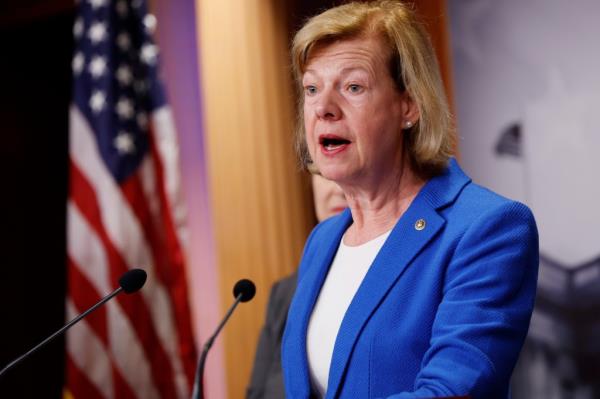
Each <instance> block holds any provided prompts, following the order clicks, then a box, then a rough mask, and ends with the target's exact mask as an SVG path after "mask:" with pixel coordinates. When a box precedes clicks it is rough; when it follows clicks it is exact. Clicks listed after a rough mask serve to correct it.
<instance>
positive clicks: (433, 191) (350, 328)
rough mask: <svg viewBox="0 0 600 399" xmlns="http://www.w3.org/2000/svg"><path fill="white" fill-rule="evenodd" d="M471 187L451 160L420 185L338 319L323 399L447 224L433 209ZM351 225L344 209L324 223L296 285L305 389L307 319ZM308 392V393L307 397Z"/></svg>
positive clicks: (336, 388) (329, 395) (336, 385)
mask: <svg viewBox="0 0 600 399" xmlns="http://www.w3.org/2000/svg"><path fill="white" fill-rule="evenodd" d="M469 182H470V179H469V177H467V176H466V175H465V174H464V173H463V171H462V170H461V169H460V167H459V166H458V164H457V162H456V161H455V160H454V159H451V160H450V163H449V165H448V168H447V169H446V170H445V172H444V173H442V174H441V175H439V176H436V177H434V178H432V179H430V180H429V181H428V182H427V183H426V184H425V186H423V188H422V189H421V191H420V192H419V194H417V196H416V197H415V199H414V200H413V202H412V204H411V205H410V207H409V208H408V209H407V211H406V212H405V213H404V214H403V215H402V217H401V218H400V220H399V221H398V222H397V223H396V225H395V226H394V228H393V229H392V232H391V233H390V236H389V237H388V239H387V240H386V242H385V243H384V245H383V247H382V248H381V250H380V251H379V253H378V254H377V256H376V258H375V260H374V261H373V264H372V265H371V267H370V268H369V271H368V272H367V275H366V276H365V278H364V280H363V281H362V283H361V285H360V287H359V288H358V291H357V292H356V294H355V296H354V298H353V300H352V302H351V303H350V306H349V307H348V310H347V311H346V315H345V316H344V319H343V320H342V324H341V326H340V331H339V332H338V337H337V339H336V342H335V346H334V350H333V356H332V359H331V366H330V369H329V383H328V389H327V396H326V397H327V398H334V397H336V396H337V394H338V391H339V390H340V387H341V382H342V381H343V376H344V374H345V372H346V368H347V365H348V360H349V358H350V354H351V353H352V350H353V347H354V344H355V342H356V340H357V339H358V337H359V335H360V332H361V331H362V329H363V327H364V325H365V323H366V322H367V320H368V319H369V318H370V317H371V315H372V314H373V312H374V311H375V310H376V309H377V307H378V305H379V304H380V303H381V301H382V300H383V298H384V297H385V295H386V294H387V292H388V291H389V290H390V289H391V287H392V286H393V285H394V283H395V282H396V281H397V280H398V279H399V278H400V276H401V275H402V273H403V272H404V270H405V269H406V268H407V267H408V266H409V265H410V263H411V262H412V260H413V259H414V257H415V256H416V255H417V254H418V253H419V252H420V251H421V249H422V248H423V247H425V246H426V245H427V243H429V242H430V241H431V240H432V239H433V238H434V237H435V236H436V234H437V233H438V231H439V230H440V229H441V228H442V227H443V225H444V224H445V220H444V219H443V217H442V216H440V215H439V214H438V212H437V210H439V209H440V208H443V207H445V206H447V205H449V204H450V203H452V202H453V201H454V200H455V199H456V197H457V196H458V195H459V193H460V192H461V190H462V189H463V188H464V186H465V185H467V184H468V183H469ZM421 219H422V220H424V221H425V226H424V228H423V229H420V230H418V229H417V228H416V227H415V226H416V223H417V222H418V221H419V220H421ZM351 224H352V215H351V213H350V211H349V210H348V209H346V210H345V211H344V212H343V213H342V214H340V215H339V216H337V217H335V218H333V219H332V220H330V221H329V222H326V223H325V224H323V226H322V231H321V234H319V236H318V237H319V238H318V239H319V242H316V243H315V244H314V245H315V246H317V247H318V251H315V253H314V255H313V257H312V259H307V260H306V261H307V262H309V263H310V264H311V266H310V267H308V268H307V269H306V273H305V275H304V276H303V278H302V281H299V286H298V291H297V293H298V296H299V298H297V299H298V301H295V302H297V304H298V307H299V308H298V309H297V311H298V313H299V314H300V315H302V316H301V319H300V323H301V324H300V326H298V327H300V328H299V329H298V330H296V331H298V332H299V333H300V336H297V337H295V338H297V339H298V341H297V342H299V343H300V345H299V347H298V350H299V351H302V352H303V353H302V354H300V353H298V355H299V356H300V357H301V358H302V359H303V362H302V363H303V364H302V368H301V370H299V371H300V372H301V374H303V376H304V379H305V381H306V382H307V385H306V388H308V387H310V377H309V373H308V359H307V357H306V331H307V328H308V323H309V320H310V315H311V314H312V310H313V307H314V305H315V303H316V300H317V297H318V295H319V292H320V290H321V287H322V285H323V283H324V281H325V278H326V276H327V272H328V271H329V266H330V265H331V262H332V261H333V257H334V256H335V253H336V251H337V248H338V246H339V243H340V241H341V239H342V237H343V235H344V232H345V231H346V230H347V229H348V227H349V226H350V225H351ZM303 262H304V261H303ZM340 332H343V334H340ZM297 388H300V387H297ZM301 390H302V391H304V390H303V389H301ZM304 392H306V391H304ZM306 393H307V394H308V392H306ZM302 396H304V395H302Z"/></svg>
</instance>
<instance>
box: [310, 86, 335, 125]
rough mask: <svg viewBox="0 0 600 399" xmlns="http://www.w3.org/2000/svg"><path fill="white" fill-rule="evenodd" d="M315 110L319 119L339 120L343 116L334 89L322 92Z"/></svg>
mask: <svg viewBox="0 0 600 399" xmlns="http://www.w3.org/2000/svg"><path fill="white" fill-rule="evenodd" d="M315 112H316V114H317V117H318V118H319V119H325V120H338V119H340V117H341V116H342V110H341V108H340V107H339V105H338V102H337V99H336V94H335V92H334V91H333V90H326V91H323V92H322V93H321V96H320V98H319V101H318V103H317V104H316V108H315Z"/></svg>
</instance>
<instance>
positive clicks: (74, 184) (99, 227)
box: [70, 162, 177, 399]
mask: <svg viewBox="0 0 600 399" xmlns="http://www.w3.org/2000/svg"><path fill="white" fill-rule="evenodd" d="M70 167H71V180H70V184H71V200H72V201H73V202H74V203H75V204H76V205H77V208H78V209H79V210H80V212H81V214H82V215H83V216H84V217H85V218H86V219H87V221H88V223H89V224H90V226H91V228H92V229H93V230H94V232H95V233H96V234H97V235H98V238H99V239H100V241H101V242H102V244H103V246H104V249H105V251H106V258H107V261H108V264H109V274H110V281H111V282H112V283H113V285H114V286H115V287H116V286H118V283H117V282H118V279H119V278H120V276H121V275H122V274H123V273H125V272H126V271H127V270H128V268H127V265H126V263H125V261H124V260H123V258H122V256H121V255H120V254H119V252H118V250H117V249H116V248H115V247H114V245H113V243H112V242H111V240H110V238H109V237H108V234H107V232H106V230H105V228H104V225H103V223H102V217H101V210H100V207H99V205H98V202H97V199H96V196H95V193H94V189H93V187H92V186H91V185H90V184H89V182H88V181H87V180H86V178H85V177H84V176H83V174H82V173H81V171H80V170H79V168H78V167H77V165H76V164H75V163H74V162H71V163H70ZM136 266H141V265H136ZM117 300H118V302H119V304H120V305H121V307H122V308H123V311H124V312H125V314H127V315H128V316H129V318H130V320H131V323H130V324H131V325H132V326H133V328H134V329H135V333H136V336H137V337H138V339H139V341H140V343H141V344H142V347H143V348H144V352H145V354H146V358H147V359H148V361H149V363H150V368H151V371H152V377H153V382H154V383H155V385H156V387H157V389H158V390H159V392H160V394H161V397H162V398H164V399H168V398H176V397H177V395H176V389H175V381H174V378H173V374H174V373H173V368H172V364H171V362H170V359H169V358H168V356H167V354H166V352H165V350H164V348H163V346H162V344H161V342H160V340H159V338H158V336H157V334H156V331H155V330H154V326H153V323H152V317H151V314H150V312H149V310H148V307H147V306H146V304H145V302H144V301H143V297H142V296H141V295H139V294H138V295H119V296H118V297H117Z"/></svg>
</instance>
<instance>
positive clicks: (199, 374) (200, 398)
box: [192, 293, 243, 399]
mask: <svg viewBox="0 0 600 399" xmlns="http://www.w3.org/2000/svg"><path fill="white" fill-rule="evenodd" d="M242 296H243V293H240V294H238V296H237V297H236V298H235V302H234V303H233V305H231V307H230V308H229V311H227V314H226V315H225V317H224V318H223V320H222V321H221V324H219V326H218V327H217V331H215V333H214V334H213V335H212V336H211V337H210V338H209V339H208V341H206V343H205V344H204V348H203V349H202V354H201V355H200V361H199V362H198V370H197V371H196V381H195V383H194V392H193V394H192V398H193V399H204V365H205V363H206V356H207V355H208V351H209V350H210V348H211V347H212V345H213V343H214V341H215V338H216V337H217V335H219V333H220V332H221V329H222V328H223V326H224V325H225V323H227V320H229V317H231V314H232V313H233V311H234V310H235V308H236V306H237V305H238V304H239V303H240V302H241V300H242Z"/></svg>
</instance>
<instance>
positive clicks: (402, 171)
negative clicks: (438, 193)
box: [343, 164, 425, 246]
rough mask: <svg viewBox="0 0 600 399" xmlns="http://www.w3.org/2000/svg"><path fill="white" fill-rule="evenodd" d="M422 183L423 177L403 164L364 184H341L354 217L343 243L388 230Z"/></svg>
mask: <svg viewBox="0 0 600 399" xmlns="http://www.w3.org/2000/svg"><path fill="white" fill-rule="evenodd" d="M424 184H425V180H423V179H422V178H420V177H419V176H418V175H417V174H416V173H414V172H413V171H412V168H410V167H409V166H408V165H406V164H404V165H403V167H401V168H398V169H397V170H396V173H389V174H386V176H383V177H381V178H379V179H373V181H372V184H368V185H366V187H365V185H364V184H363V185H361V187H352V186H346V187H343V189H344V193H345V195H346V200H347V201H348V206H349V207H350V211H351V213H352V219H353V223H352V225H351V226H350V227H349V228H348V230H347V231H346V234H345V235H344V243H345V244H346V245H350V246H355V245H361V244H364V243H365V242H367V241H370V240H372V239H373V238H375V237H378V236H380V235H381V234H383V233H385V232H386V231H389V230H391V229H392V228H393V227H394V225H395V224H396V222H397V221H398V219H400V217H401V216H402V215H403V214H404V212H406V210H407V209H408V207H409V206H410V204H411V203H412V201H413V199H414V198H415V197H416V196H417V194H418V193H419V190H420V189H421V187H423V185H424Z"/></svg>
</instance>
